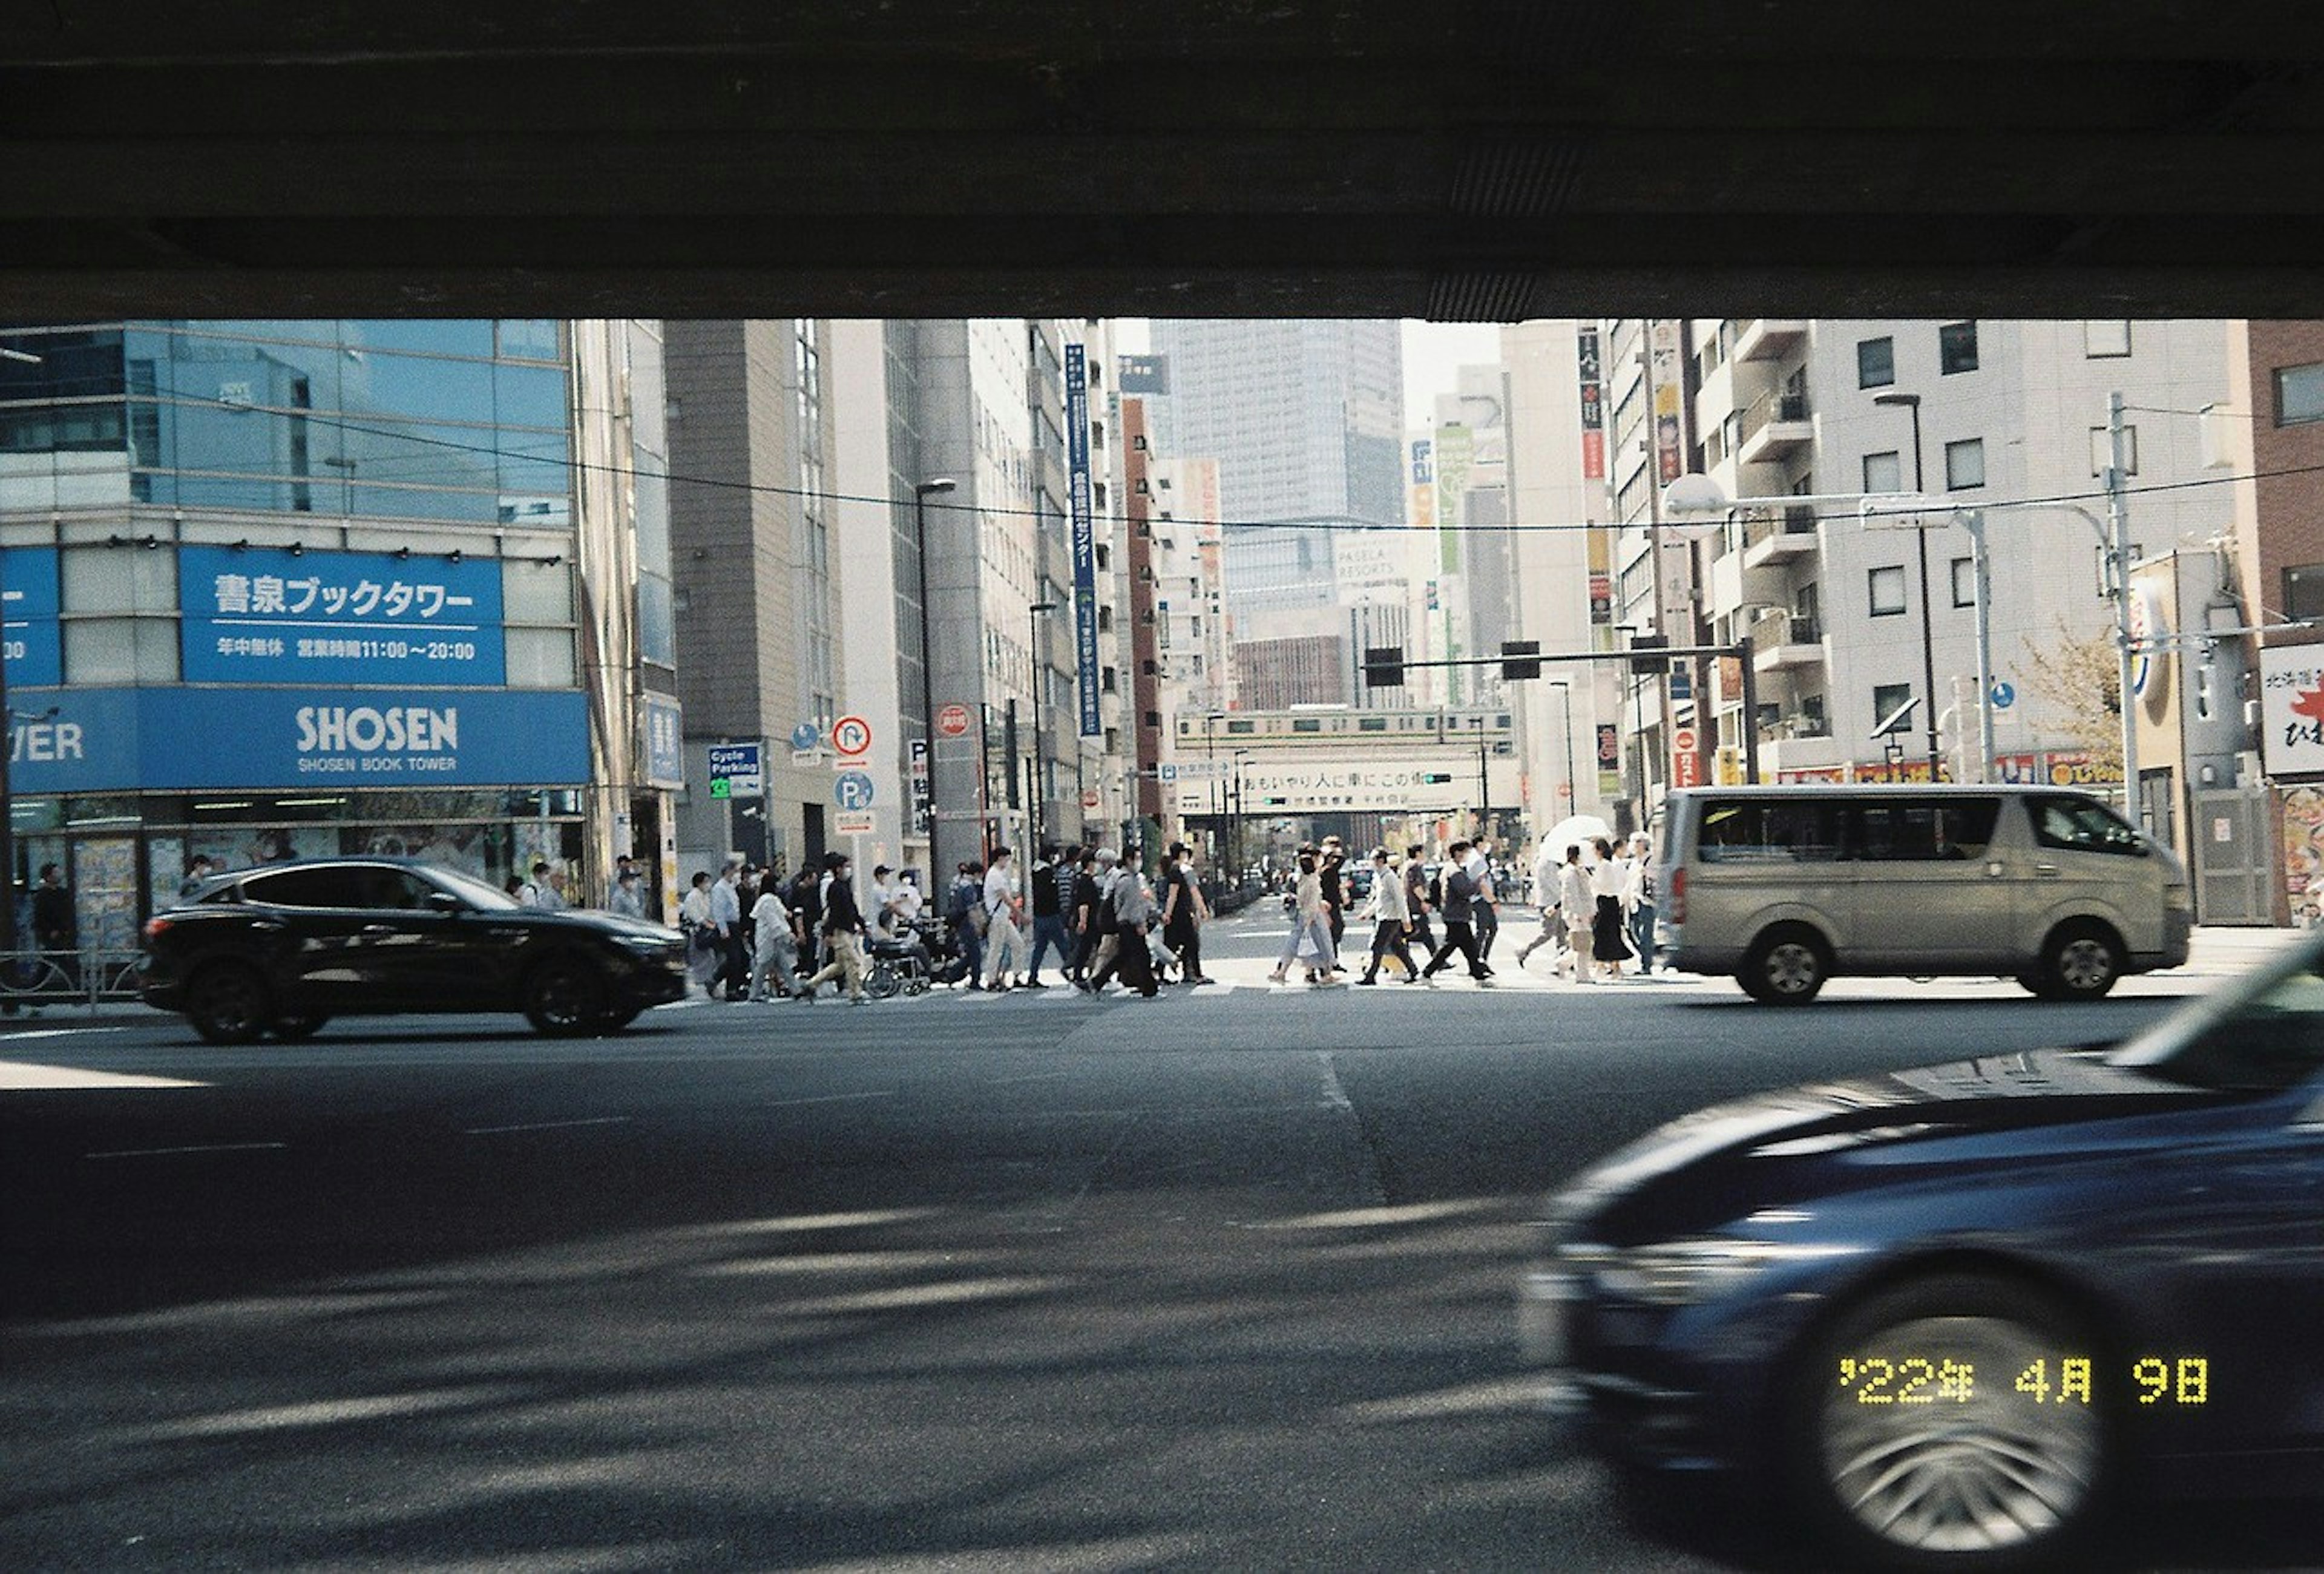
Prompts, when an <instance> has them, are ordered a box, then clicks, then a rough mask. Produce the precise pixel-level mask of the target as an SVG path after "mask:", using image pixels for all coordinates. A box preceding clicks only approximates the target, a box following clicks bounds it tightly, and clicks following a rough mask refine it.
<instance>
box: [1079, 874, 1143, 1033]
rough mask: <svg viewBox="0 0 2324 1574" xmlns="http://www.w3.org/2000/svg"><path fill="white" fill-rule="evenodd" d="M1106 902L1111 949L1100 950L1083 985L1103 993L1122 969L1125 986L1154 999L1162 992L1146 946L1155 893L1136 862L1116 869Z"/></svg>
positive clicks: (1087, 991)
mask: <svg viewBox="0 0 2324 1574" xmlns="http://www.w3.org/2000/svg"><path fill="white" fill-rule="evenodd" d="M1105 905H1106V907H1107V908H1108V909H1109V911H1110V915H1111V920H1112V925H1113V928H1112V933H1111V934H1109V935H1107V936H1106V939H1107V942H1108V943H1109V944H1110V945H1111V951H1109V952H1102V953H1101V954H1100V957H1099V961H1098V965H1097V968H1096V970H1095V971H1093V972H1092V973H1091V974H1090V977H1089V982H1088V983H1087V984H1085V985H1084V986H1083V988H1084V991H1085V992H1086V993H1089V994H1092V995H1096V994H1102V993H1103V992H1104V990H1105V986H1106V984H1107V983H1108V982H1109V981H1110V980H1111V979H1112V978H1113V976H1114V974H1115V973H1117V972H1119V973H1120V975H1121V981H1122V983H1123V984H1124V985H1125V986H1126V987H1128V988H1130V989H1131V990H1136V991H1137V992H1138V994H1139V996H1140V997H1141V998H1142V999H1148V1000H1151V999H1154V998H1155V997H1156V996H1157V995H1159V994H1160V993H1161V992H1162V987H1161V985H1160V983H1159V982H1158V981H1157V980H1156V979H1155V977H1154V954H1153V953H1152V952H1150V951H1149V950H1148V949H1147V931H1148V929H1150V928H1151V927H1152V926H1153V923H1154V895H1153V893H1152V892H1151V891H1149V890H1148V889H1147V887H1146V877H1145V876H1144V875H1143V874H1140V873H1139V871H1138V869H1137V868H1136V866H1134V865H1132V864H1129V863H1124V864H1122V865H1121V866H1120V868H1118V869H1117V870H1115V871H1114V876H1113V881H1112V884H1111V887H1110V888H1108V890H1107V892H1106V898H1105Z"/></svg>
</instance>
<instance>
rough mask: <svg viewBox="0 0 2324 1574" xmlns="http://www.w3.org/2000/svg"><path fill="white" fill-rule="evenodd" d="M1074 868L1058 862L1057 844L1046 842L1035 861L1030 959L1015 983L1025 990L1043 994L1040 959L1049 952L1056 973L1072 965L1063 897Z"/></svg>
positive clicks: (1045, 986)
mask: <svg viewBox="0 0 2324 1574" xmlns="http://www.w3.org/2000/svg"><path fill="white" fill-rule="evenodd" d="M1073 872H1074V866H1073V865H1072V864H1071V863H1070V862H1060V861H1058V858H1057V844H1056V842H1043V843H1042V844H1041V856H1040V857H1039V858H1038V859H1037V860H1036V861H1034V864H1033V869H1032V873H1031V875H1030V876H1029V879H1030V881H1031V884H1032V891H1031V893H1030V895H1031V897H1032V905H1033V959H1032V961H1030V962H1028V963H1026V965H1025V976H1024V977H1023V978H1021V979H1019V980H1018V982H1019V983H1020V984H1021V985H1023V986H1024V987H1025V988H1026V989H1028V990H1046V989H1047V988H1048V987H1049V986H1048V985H1047V984H1045V983H1043V982H1042V981H1041V959H1042V958H1043V957H1045V956H1047V954H1048V953H1049V948H1050V947H1051V946H1053V945H1054V946H1056V948H1057V971H1059V972H1064V971H1065V970H1066V969H1067V968H1068V967H1070V966H1071V965H1072V962H1073V952H1072V949H1071V948H1070V947H1069V946H1068V945H1067V944H1066V943H1065V897H1067V896H1069V895H1071V894H1072V883H1073Z"/></svg>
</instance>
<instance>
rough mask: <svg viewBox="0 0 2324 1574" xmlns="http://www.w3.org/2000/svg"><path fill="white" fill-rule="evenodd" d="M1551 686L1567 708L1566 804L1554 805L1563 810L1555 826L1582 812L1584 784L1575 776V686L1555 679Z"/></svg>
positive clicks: (1556, 819)
mask: <svg viewBox="0 0 2324 1574" xmlns="http://www.w3.org/2000/svg"><path fill="white" fill-rule="evenodd" d="M1549 686H1550V687H1552V688H1554V689H1555V690H1556V691H1557V698H1558V701H1559V703H1560V704H1563V706H1564V707H1565V802H1564V803H1563V805H1553V806H1555V807H1559V808H1561V809H1562V810H1563V813H1561V814H1559V815H1556V816H1555V817H1554V819H1552V820H1551V822H1550V824H1556V823H1557V821H1558V820H1562V819H1563V818H1564V817H1565V816H1566V815H1578V814H1580V813H1581V812H1582V783H1581V780H1580V778H1577V777H1575V776H1574V774H1573V686H1572V684H1570V683H1565V682H1562V681H1560V680H1558V679H1555V678H1553V679H1551V680H1550V684H1549ZM1539 834H1540V832H1539V831H1538V830H1536V831H1535V835H1536V836H1538V835H1539Z"/></svg>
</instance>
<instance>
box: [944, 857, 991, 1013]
mask: <svg viewBox="0 0 2324 1574" xmlns="http://www.w3.org/2000/svg"><path fill="white" fill-rule="evenodd" d="M945 919H946V920H947V921H949V922H950V923H951V925H952V938H953V943H954V944H955V945H957V946H959V947H960V953H961V955H963V956H964V957H966V958H967V959H968V971H967V972H966V973H965V974H964V975H963V976H964V977H965V978H966V979H967V980H968V987H969V988H970V989H972V990H982V989H983V988H984V925H985V922H986V919H985V916H984V866H983V865H982V864H981V863H978V862H976V861H973V859H964V860H963V861H961V863H960V866H959V867H958V868H957V869H956V870H954V872H953V877H952V888H951V889H949V890H947V891H946V892H945Z"/></svg>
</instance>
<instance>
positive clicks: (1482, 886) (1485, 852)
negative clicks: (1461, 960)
mask: <svg viewBox="0 0 2324 1574" xmlns="http://www.w3.org/2000/svg"><path fill="white" fill-rule="evenodd" d="M1491 847H1492V843H1491V842H1488V841H1486V840H1485V839H1484V838H1483V837H1481V836H1480V837H1479V838H1477V844H1476V845H1475V846H1474V847H1471V849H1469V856H1468V857H1466V858H1464V859H1462V861H1461V867H1462V869H1464V870H1468V872H1469V879H1470V880H1471V883H1473V884H1474V885H1475V886H1476V888H1477V894H1476V895H1475V896H1473V897H1471V898H1470V899H1469V926H1470V927H1471V929H1473V930H1474V931H1475V932H1476V935H1477V960H1478V961H1479V962H1483V961H1485V960H1486V959H1487V958H1489V957H1490V956H1491V955H1492V952H1493V936H1494V935H1496V934H1499V933H1500V932H1501V916H1500V895H1499V892H1497V891H1495V890H1494V889H1493V860H1492V856H1491V851H1490V849H1491Z"/></svg>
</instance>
